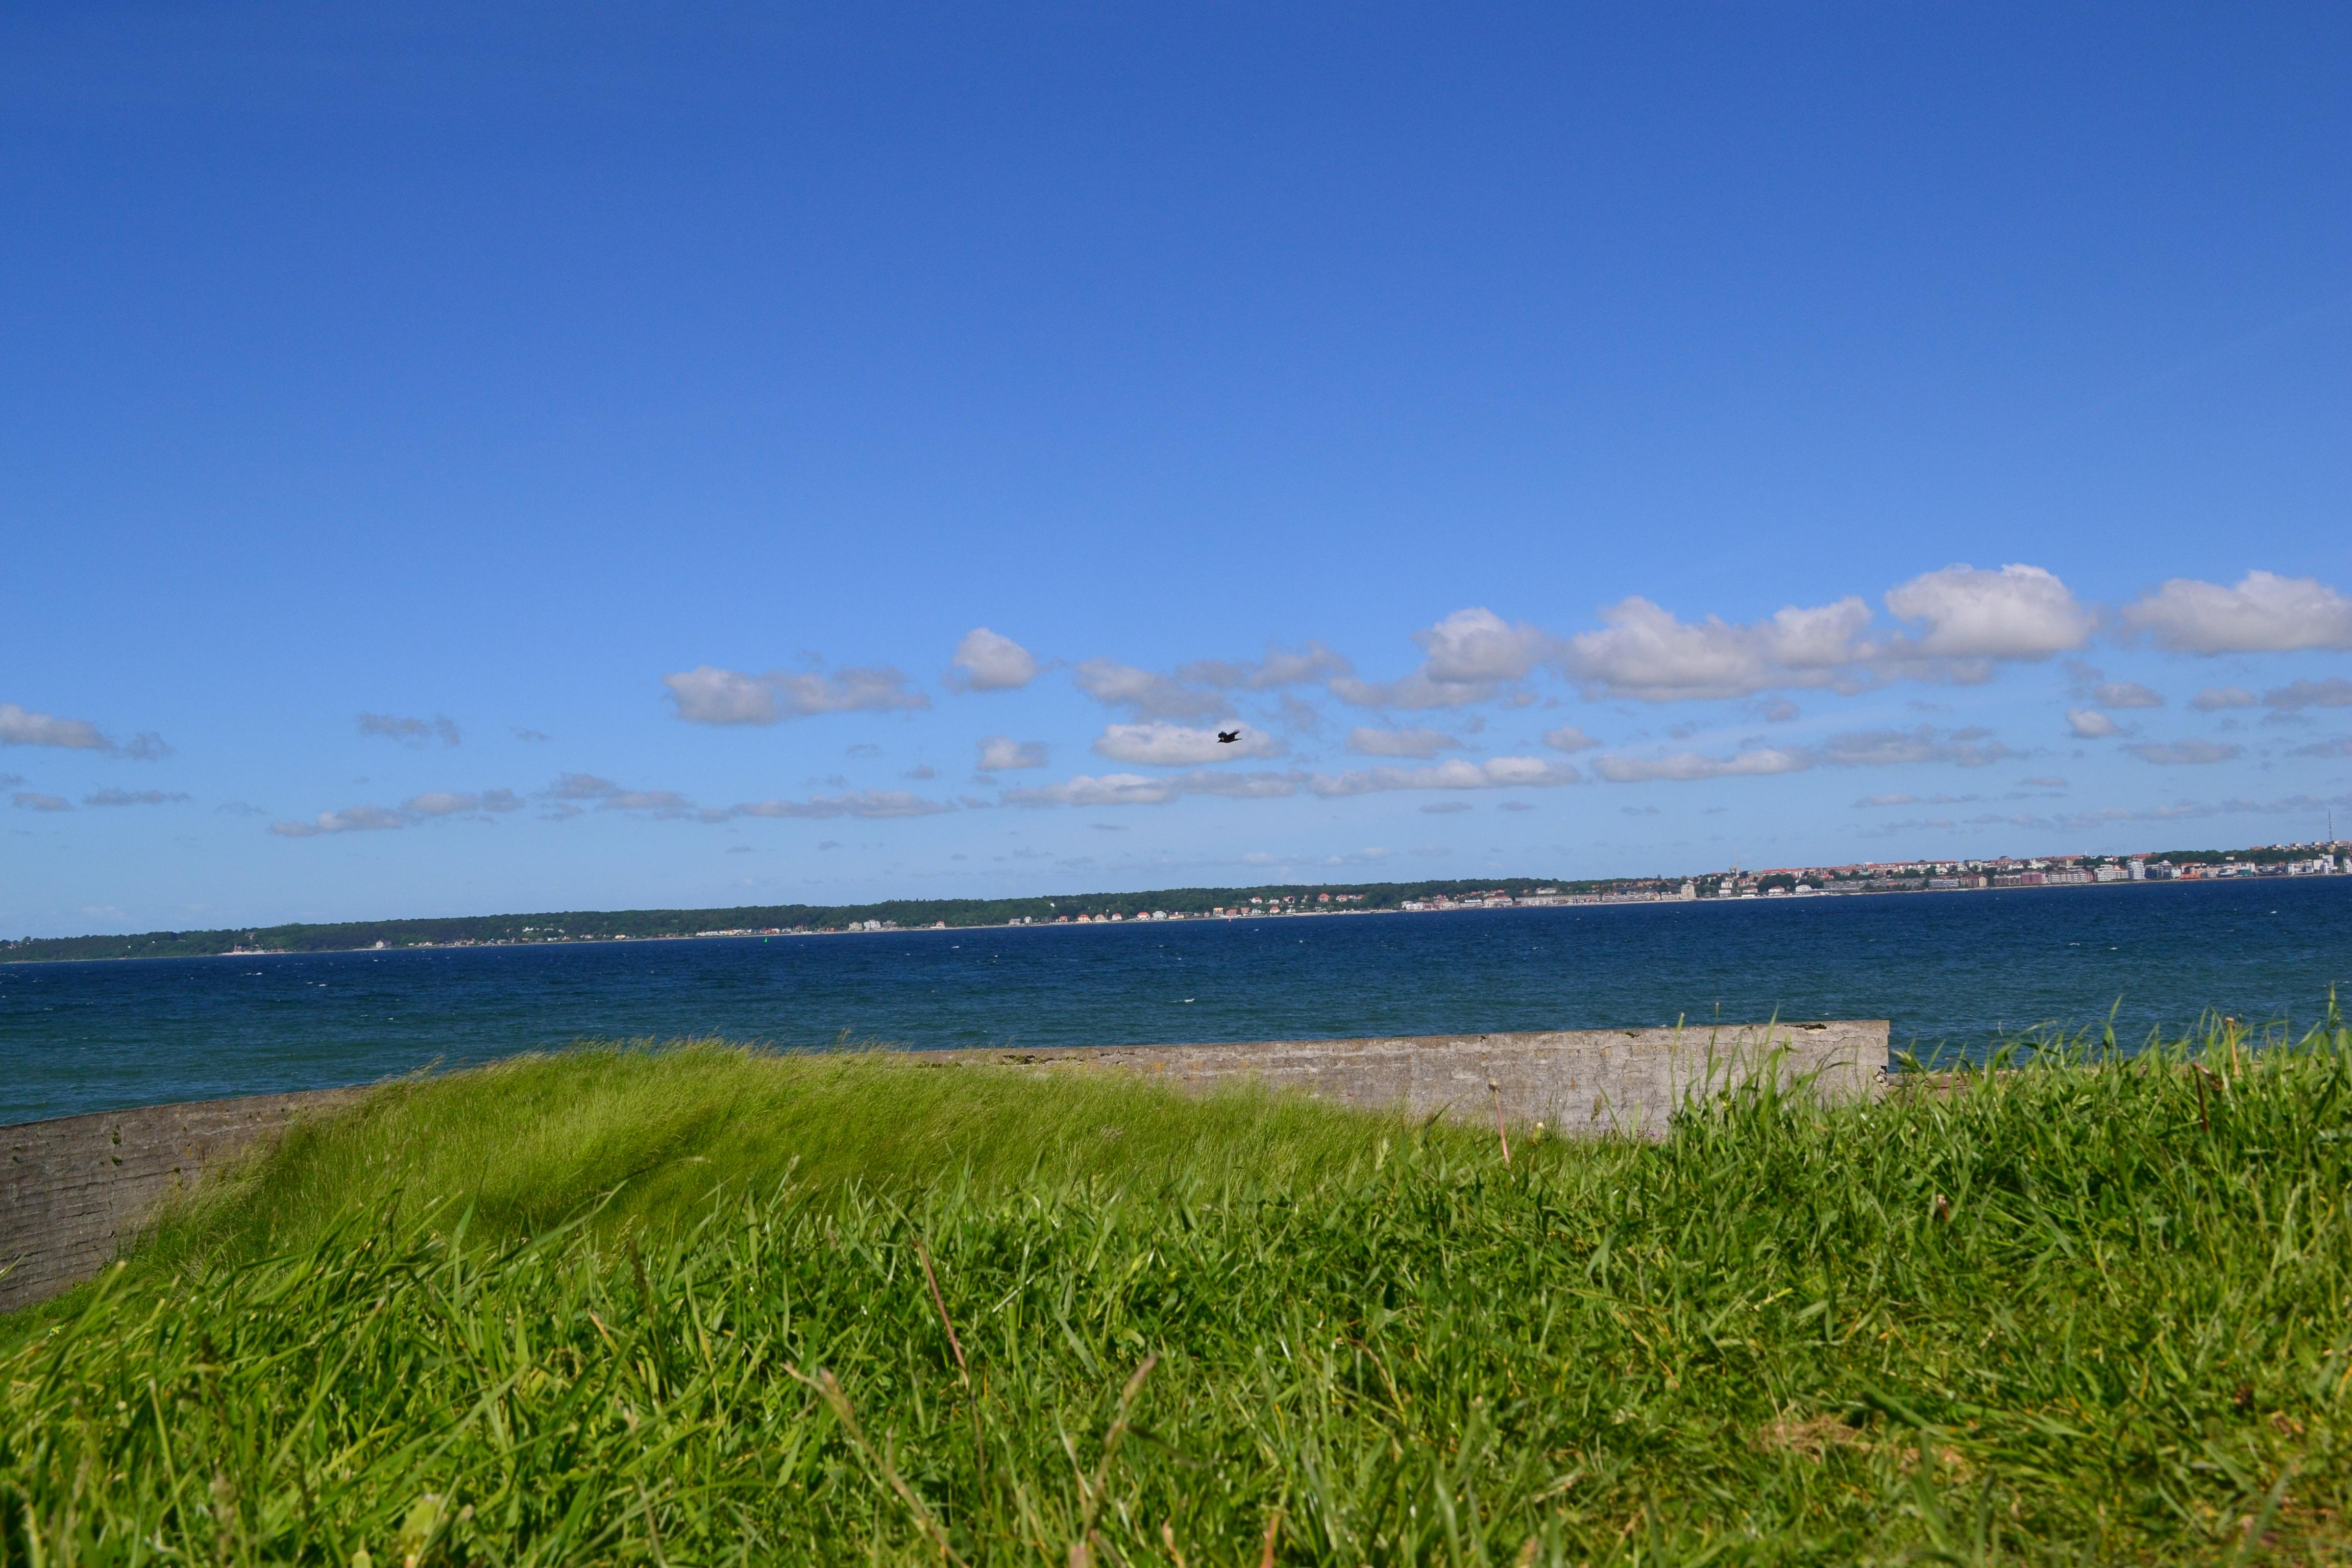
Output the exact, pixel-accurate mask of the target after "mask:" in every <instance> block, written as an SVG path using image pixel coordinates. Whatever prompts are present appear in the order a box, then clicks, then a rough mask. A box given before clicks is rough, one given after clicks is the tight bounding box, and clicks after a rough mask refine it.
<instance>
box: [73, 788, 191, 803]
mask: <svg viewBox="0 0 2352 1568" xmlns="http://www.w3.org/2000/svg"><path fill="white" fill-rule="evenodd" d="M187 798H188V797H187V796H186V795H173V794H169V793H166V792H165V791H163V790H160V789H139V790H131V789H102V790H98V791H96V792H94V793H92V794H89V795H84V796H82V797H81V803H82V805H177V804H178V803H179V802H181V801H184V800H185V799H187Z"/></svg>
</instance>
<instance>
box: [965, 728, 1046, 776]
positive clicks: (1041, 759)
mask: <svg viewBox="0 0 2352 1568" xmlns="http://www.w3.org/2000/svg"><path fill="white" fill-rule="evenodd" d="M1044 766H1045V742H1043V741H1016V740H1014V739H1013V737H1012V736H1010V735H990V736H988V737H986V738H985V739H983V740H982V742H980V770H981V772H982V773H1008V772H1011V771H1012V770H1013V769H1015V768H1042V767H1044Z"/></svg>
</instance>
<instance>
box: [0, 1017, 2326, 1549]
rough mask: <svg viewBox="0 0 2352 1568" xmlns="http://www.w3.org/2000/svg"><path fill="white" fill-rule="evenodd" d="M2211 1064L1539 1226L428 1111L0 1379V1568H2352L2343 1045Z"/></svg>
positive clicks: (355, 1128)
mask: <svg viewBox="0 0 2352 1568" xmlns="http://www.w3.org/2000/svg"><path fill="white" fill-rule="evenodd" d="M2200 1043H2201V1044H2202V1045H2203V1046H2204V1047H2205V1058H2204V1062H2203V1065H2202V1068H2190V1067H2189V1066H2188V1065H2187V1062H2186V1061H2185V1059H2184V1053H2183V1052H2182V1051H2180V1050H2179V1049H2175V1050H2168V1051H2159V1052H2157V1053H2154V1054H2151V1055H2149V1056H2147V1057H2143V1058H2139V1059H2137V1060H2136V1061H2129V1062H2126V1061H2123V1060H2119V1059H2114V1058H2108V1059H2105V1060H2077V1061H2074V1062H2071V1063H2063V1064H2062V1063H2056V1062H2052V1061H2048V1060H2046V1059H2045V1061H2044V1062H2043V1063H2042V1065H2037V1066H2034V1067H2032V1068H2028V1069H2026V1070H2021V1071H2017V1072H2013V1073H2008V1074H2003V1075H1994V1076H1977V1077H1970V1078H1964V1079H1958V1080H1949V1081H1948V1082H1947V1083H1946V1085H1945V1086H1944V1091H1942V1092H1935V1091H1930V1090H1916V1091H1913V1092H1907V1093H1903V1094H1899V1095H1897V1096H1895V1098H1893V1099H1891V1100H1888V1101H1886V1102H1885V1103H1882V1104H1880V1105H1877V1106H1874V1107H1868V1108H1849V1109H1845V1110H1821V1109H1818V1108H1816V1107H1814V1106H1812V1105H1811V1103H1810V1102H1806V1101H1801V1100H1797V1101H1792V1100H1780V1099H1775V1098H1772V1097H1770V1096H1761V1095H1759V1096H1746V1097H1738V1098H1734V1099H1728V1100H1723V1101H1720V1102H1717V1103H1716V1104H1713V1105H1710V1106H1707V1107H1704V1108H1699V1109H1696V1110H1693V1111H1692V1112H1690V1113H1687V1114H1685V1117H1684V1118H1683V1119H1682V1120H1681V1121H1679V1122H1678V1124H1677V1125H1676V1127H1675V1131H1674V1132H1673V1134H1672V1135H1671V1136H1670V1137H1669V1138H1668V1139H1667V1140H1665V1141H1664V1142H1661V1143H1656V1144H1637V1143H1627V1142H1601V1143H1562V1142H1549V1143H1535V1144H1532V1145H1518V1144H1516V1143H1515V1147H1514V1151H1513V1154H1514V1159H1513V1162H1512V1163H1510V1164H1509V1165H1508V1166H1506V1165H1505V1164H1504V1163H1503V1162H1502V1160H1501V1157H1500V1153H1499V1151H1498V1149H1497V1148H1496V1142H1495V1140H1494V1138H1493V1136H1492V1134H1491V1133H1487V1134H1484V1135H1482V1134H1479V1133H1477V1132H1475V1131H1472V1130H1468V1129H1457V1128H1451V1127H1436V1128H1429V1127H1422V1126H1418V1125H1411V1124H1406V1123H1402V1122H1397V1121H1385V1120H1382V1119H1379V1118H1372V1117H1366V1116H1360V1115H1355V1114H1350V1113H1348V1112H1344V1111H1339V1110H1331V1109H1328V1108H1324V1107H1319V1106H1315V1105H1312V1104H1307V1103H1304V1102H1300V1101H1296V1100H1274V1099H1267V1098H1264V1097H1258V1096H1251V1095H1232V1096H1225V1097H1220V1098H1217V1099H1214V1100H1207V1101H1182V1100H1174V1099H1171V1098H1170V1097H1168V1096H1166V1095H1164V1094H1162V1093H1160V1092H1158V1091H1155V1090H1153V1089H1150V1088H1149V1087H1146V1086H1142V1085H1139V1084H1132V1083H1124V1082H1106V1081H1098V1080H1062V1081H1057V1082H1054V1083H1050V1084H1046V1083H1040V1082H1038V1081H1036V1080H1034V1079H1030V1078H1027V1077H1024V1076H1020V1075H1014V1074H998V1073H994V1072H992V1071H988V1070H984V1069H961V1068H959V1069H943V1068H922V1067H917V1066H911V1065H908V1064H906V1063H904V1062H900V1061H891V1060H882V1059H876V1058H831V1059H827V1058H759V1057H752V1056H748V1055H743V1054H740V1053H733V1052H728V1051H721V1050H714V1049H686V1050H680V1051H674V1052H661V1053H654V1052H621V1051H603V1052H587V1053H581V1054H578V1055H573V1056H567V1057H562V1058H541V1059H536V1060H527V1061H522V1062H518V1063H511V1064H509V1065H506V1066H503V1067H500V1068H491V1069H488V1070H485V1071H482V1072H478V1073H468V1074H461V1075H456V1076H452V1077H449V1078H445V1079H434V1080H429V1081H425V1082H419V1083H414V1084H404V1085H401V1086H397V1087H395V1088H393V1089H388V1090H386V1091H384V1092H383V1093H381V1094H379V1095H378V1096H376V1097H374V1098H373V1100H370V1101H369V1102H368V1103H367V1104H366V1105H364V1106H363V1107H362V1109H360V1110H358V1111H356V1112H355V1113H353V1114H352V1115H351V1116H349V1117H347V1118H344V1119H342V1120H341V1121H337V1122H335V1123H332V1124H330V1125H327V1126H323V1127H320V1128H317V1129H314V1130H312V1131H307V1132H304V1133H302V1134H299V1135H298V1136H297V1137H295V1138H293V1139H292V1140H290V1141H289V1142H288V1143H287V1144H286V1146H285V1147H284V1148H283V1149H281V1150H280V1151H279V1152H278V1153H277V1154H276V1155H275V1156H273V1157H272V1158H271V1159H270V1160H269V1161H268V1162H267V1163H264V1164H262V1165H260V1166H259V1167H257V1168H256V1169H254V1170H251V1171H249V1172H247V1173H245V1174H243V1175H242V1176H241V1177H240V1178H239V1179H238V1180H237V1181H236V1182H235V1183H233V1184H227V1185H225V1186H224V1187H223V1188H221V1189H220V1190H219V1191H218V1192H217V1193H216V1194H215V1196H214V1197H213V1198H212V1199H211V1200H210V1201H208V1202H207V1203H206V1204H205V1205H203V1206H201V1207H199V1208H196V1209H194V1210H191V1211H188V1212H185V1213H184V1214H182V1215H178V1216H176V1217H175V1218H174V1219H173V1222H172V1223H171V1224H170V1225H168V1226H166V1227H165V1228H164V1231H163V1234H161V1235H160V1236H159V1237H156V1238H155V1240H154V1242H153V1243H152V1245H151V1246H149V1247H147V1248H145V1249H144V1250H142V1253H140V1254H139V1255H138V1256H137V1257H136V1258H133V1259H132V1260H131V1262H130V1263H129V1264H128V1265H127V1266H126V1267H124V1268H121V1269H119V1270H116V1271H114V1272H113V1273H112V1274H111V1275H110V1277H109V1279H107V1280H106V1281H104V1282H102V1283H101V1285H100V1286H99V1287H95V1288H91V1289H85V1290H83V1291H81V1292H79V1293H77V1295H76V1296H75V1297H73V1298H69V1299H68V1300H66V1301H65V1302H62V1303H59V1304H58V1305H57V1306H56V1307H55V1308H53V1309H51V1310H47V1311H45V1312H42V1313H37V1314H30V1315H25V1316H20V1317H19V1318H18V1319H17V1320H16V1321H14V1322H13V1323H9V1324H0V1561H4V1562H5V1563H9V1564H14V1563H42V1564H58V1563H115V1562H121V1563H131V1562H147V1561H159V1562H182V1561H189V1562H194V1561H201V1562H205V1563H239V1562H253V1563H261V1562H311V1563H334V1564H338V1565H342V1564H357V1563H366V1564H369V1565H371V1568H373V1565H379V1564H381V1565H394V1564H400V1563H404V1561H406V1560H407V1559H410V1558H414V1559H415V1561H416V1562H417V1563H420V1564H423V1563H445V1562H446V1563H460V1562H483V1563H579V1562H611V1563H620V1562H628V1563H653V1564H657V1565H661V1568H673V1565H681V1568H682V1565H684V1564H688V1563H712V1562H720V1561H729V1562H732V1561H786V1562H808V1563H841V1562H853V1561H875V1562H886V1563H940V1562H941V1561H943V1560H949V1561H956V1562H962V1563H1053V1564H1055V1565H1056V1568H1068V1565H1069V1564H1072V1563H1081V1562H1083V1563H1088V1564H1121V1563H1186V1564H1202V1563H1219V1564H1223V1563H1260V1562H1263V1561H1265V1560H1267V1559H1268V1558H1270V1559H1271V1560H1272V1561H1275V1562H1280V1563H1308V1562H1314V1563H1421V1562H1433V1563H1604V1562H1624V1563H1686V1564H1696V1563H1875V1562H1963V1563H1977V1562H1982V1563H1992V1562H2002V1563H2045V1562H2046V1563H2175V1562H2178V1563H2236V1562H2243V1563H2255V1562H2290V1561H2292V1562H2341V1561H2344V1560H2346V1559H2347V1556H2352V1530H2347V1526H2346V1524H2345V1522H2344V1520H2345V1513H2344V1510H2346V1508H2347V1503H2352V1498H2347V1482H2352V1447H2347V1437H2352V1427H2347V1420H2346V1417H2347V1386H2352V1214H2347V1202H2346V1200H2347V1191H2352V1031H2347V1029H2345V1028H2344V1027H2342V1026H2340V1025H2338V1024H2336V1023H2335V1022H2333V1021H2332V1020H2331V1023H2330V1025H2329V1026H2327V1027H2326V1028H2324V1029H2322V1030H2320V1031H2316V1032H2315V1033H2314V1034H2313V1035H2311V1036H2310V1037H2305V1039H2303V1040H2302V1041H2300V1042H2299V1043H2294V1044H2287V1045H2281V1046H2277V1047H2273V1048H2271V1049H2269V1050H2266V1051H2264V1052H2263V1053H2261V1054H2259V1055H2252V1054H2249V1053H2246V1052H2243V1051H2242V1050H2240V1049H2239V1048H2237V1042H2236V1040H2235V1038H2234V1037H2216V1038H2215V1039H2212V1040H2210V1041H2206V1042H2200ZM616 1184H617V1189H618V1190H617V1192H614V1190H613V1189H614V1187H615V1186H616ZM608 1194H609V1198H608ZM926 1258H928V1260H929V1266H930V1267H929V1271H928V1276H927V1268H926ZM930 1277H935V1278H936V1280H937V1288H938V1296H937V1298H936V1299H935V1298H934V1295H933V1293H932V1287H931V1284H930ZM942 1307H944V1313H942V1310H941V1308H942ZM950 1322H951V1323H952V1324H953V1331H954V1336H955V1337H954V1339H953V1341H952V1342H951V1340H950V1331H949V1329H948V1327H947V1324H948V1323H950ZM959 1351H960V1352H961V1358H960V1357H959V1353H958V1352H959Z"/></svg>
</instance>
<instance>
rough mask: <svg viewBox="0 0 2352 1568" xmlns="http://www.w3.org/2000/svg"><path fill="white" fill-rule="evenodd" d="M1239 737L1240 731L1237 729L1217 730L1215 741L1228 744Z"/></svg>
mask: <svg viewBox="0 0 2352 1568" xmlns="http://www.w3.org/2000/svg"><path fill="white" fill-rule="evenodd" d="M1241 738H1242V732H1241V731H1239V730H1220V731H1217V743H1218V744H1220V745H1224V746H1230V745H1232V744H1233V743H1234V742H1235V741H1238V740H1240V739H1241Z"/></svg>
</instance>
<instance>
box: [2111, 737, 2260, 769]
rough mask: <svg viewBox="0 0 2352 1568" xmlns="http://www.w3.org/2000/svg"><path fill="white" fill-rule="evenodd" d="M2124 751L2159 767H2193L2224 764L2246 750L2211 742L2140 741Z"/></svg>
mask: <svg viewBox="0 0 2352 1568" xmlns="http://www.w3.org/2000/svg"><path fill="white" fill-rule="evenodd" d="M2124 750H2125V751H2126V752H2130V753H2131V754H2132V755H2134V756H2136V757H2137V758H2139V759H2140V760H2141V761H2142V762H2146V763H2156V764H2158V766H2159V767H2183V766H2192V767H2193V766H2196V765H2199V764H2201V763H2226V762H2228V761H2229V760H2230V759H2231V757H2235V756H2242V755H2243V754H2244V752H2245V750H2246V748H2245V747H2243V746H2228V745H2221V744H2219V743H2217V742H2212V741H2140V742H2135V743H2134V744H2132V745H2128V746H2126V747H2125V748H2124Z"/></svg>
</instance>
